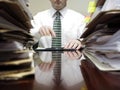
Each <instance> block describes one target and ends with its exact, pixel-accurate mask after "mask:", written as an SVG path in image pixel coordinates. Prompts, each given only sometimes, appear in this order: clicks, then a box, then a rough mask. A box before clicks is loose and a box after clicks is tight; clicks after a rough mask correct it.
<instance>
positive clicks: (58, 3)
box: [50, 0, 67, 10]
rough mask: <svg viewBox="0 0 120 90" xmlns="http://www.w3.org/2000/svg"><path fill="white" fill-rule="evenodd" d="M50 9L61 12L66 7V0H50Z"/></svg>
mask: <svg viewBox="0 0 120 90" xmlns="http://www.w3.org/2000/svg"><path fill="white" fill-rule="evenodd" d="M50 2H51V4H52V7H53V8H54V9H56V10H61V9H63V8H64V7H65V6H66V3H67V0H50Z"/></svg>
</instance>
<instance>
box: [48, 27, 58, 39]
mask: <svg viewBox="0 0 120 90" xmlns="http://www.w3.org/2000/svg"><path fill="white" fill-rule="evenodd" d="M49 32H50V34H51V36H52V37H56V34H55V32H54V30H53V29H52V28H49Z"/></svg>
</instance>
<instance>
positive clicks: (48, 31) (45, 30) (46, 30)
mask: <svg viewBox="0 0 120 90" xmlns="http://www.w3.org/2000/svg"><path fill="white" fill-rule="evenodd" d="M39 33H40V35H41V36H52V37H56V34H55V32H54V31H53V29H52V28H51V27H49V26H42V27H40V29H39Z"/></svg>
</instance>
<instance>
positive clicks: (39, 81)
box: [33, 51, 84, 90]
mask: <svg viewBox="0 0 120 90" xmlns="http://www.w3.org/2000/svg"><path fill="white" fill-rule="evenodd" d="M52 53H53V52H36V53H34V55H33V58H34V63H35V82H36V85H37V87H38V88H39V90H54V89H55V90H82V89H81V86H83V85H84V81H83V77H82V74H81V71H80V59H79V57H80V56H81V53H80V52H64V53H63V52H58V51H57V52H54V53H61V62H60V61H59V63H61V68H59V69H58V67H57V68H56V66H55V65H57V61H55V60H53V58H52ZM55 68H56V69H57V70H61V71H60V72H61V75H60V76H61V77H60V80H59V81H57V80H56V79H55V76H54V70H56V69H55ZM36 90H37V88H36Z"/></svg>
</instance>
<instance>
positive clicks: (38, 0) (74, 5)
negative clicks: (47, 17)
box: [29, 0, 89, 15]
mask: <svg viewBox="0 0 120 90" xmlns="http://www.w3.org/2000/svg"><path fill="white" fill-rule="evenodd" d="M88 1H89V0H68V4H67V6H68V7H69V8H71V9H74V10H76V11H78V12H80V13H82V14H84V15H86V14H87V6H88ZM29 2H30V11H31V12H32V14H33V15H35V14H36V13H37V12H39V11H42V10H45V9H48V8H50V7H51V4H50V1H49V0H29Z"/></svg>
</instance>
